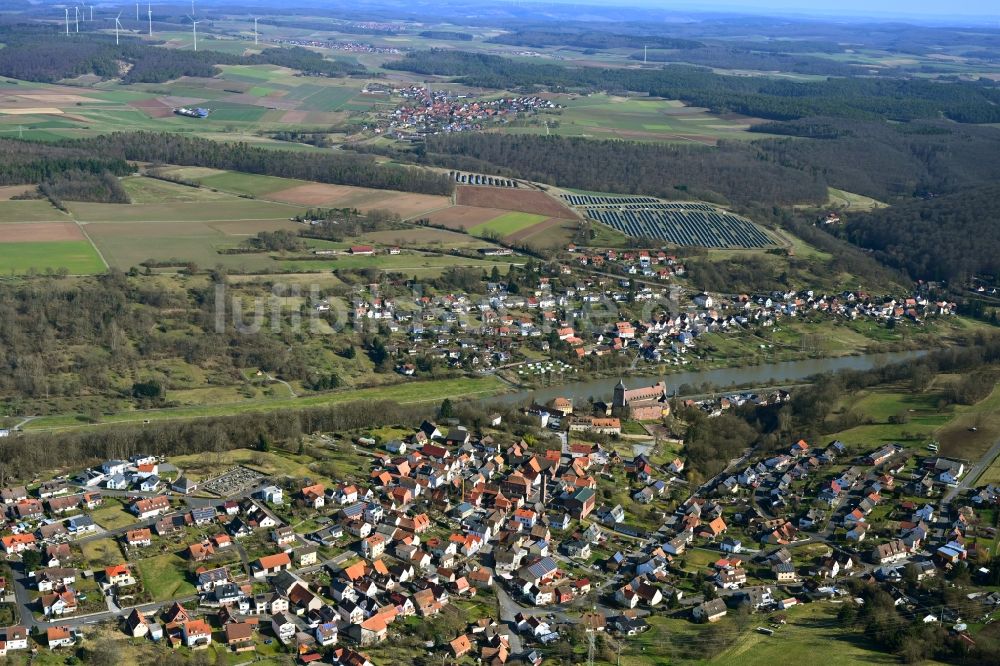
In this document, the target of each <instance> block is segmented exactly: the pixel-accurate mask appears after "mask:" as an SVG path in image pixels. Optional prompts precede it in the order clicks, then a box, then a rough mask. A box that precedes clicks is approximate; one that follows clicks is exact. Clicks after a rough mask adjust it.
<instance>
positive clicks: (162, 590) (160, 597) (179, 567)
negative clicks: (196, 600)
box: [136, 553, 195, 601]
mask: <svg viewBox="0 0 1000 666" xmlns="http://www.w3.org/2000/svg"><path fill="white" fill-rule="evenodd" d="M136 570H137V571H138V573H139V578H140V580H142V585H143V587H145V588H146V591H147V592H149V594H150V595H152V597H153V600H154V601H166V600H167V599H172V598H174V597H183V596H188V595H192V594H194V593H195V587H194V585H192V584H191V583H189V582H188V581H187V580H186V577H187V565H186V563H185V561H184V560H182V559H181V558H180V557H179V556H178V555H175V554H173V553H167V554H166V555H159V556H157V557H150V558H148V559H145V560H140V561H139V562H137V563H136Z"/></svg>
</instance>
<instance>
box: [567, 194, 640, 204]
mask: <svg viewBox="0 0 1000 666" xmlns="http://www.w3.org/2000/svg"><path fill="white" fill-rule="evenodd" d="M563 199H565V200H566V201H568V202H569V204H570V205H571V206H617V205H619V204H623V203H629V204H655V203H659V201H660V200H659V199H655V198H653V197H622V196H600V195H593V194H564V195H563Z"/></svg>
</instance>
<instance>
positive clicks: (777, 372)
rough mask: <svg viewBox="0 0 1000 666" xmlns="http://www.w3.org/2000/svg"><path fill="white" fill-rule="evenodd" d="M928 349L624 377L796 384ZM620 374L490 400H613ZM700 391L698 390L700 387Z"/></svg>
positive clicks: (639, 381)
mask: <svg viewBox="0 0 1000 666" xmlns="http://www.w3.org/2000/svg"><path fill="white" fill-rule="evenodd" d="M926 353H927V352H925V351H900V352H886V353H881V354H862V355H859V356H837V357H833V358H816V359H803V360H799V361H782V362H780V363H765V364H763V365H751V366H746V367H742V368H719V369H714V370H697V371H692V372H673V373H664V374H658V375H645V374H637V375H624V376H622V379H623V380H624V381H625V386H627V387H628V388H638V387H641V386H648V385H650V384H655V383H656V382H658V381H660V380H661V379H662V380H664V381H665V382H666V383H667V391H668V392H671V393H672V392H673V391H674V390H676V389H677V388H678V387H680V386H682V385H684V384H687V385H689V386H693V387H698V386H700V385H702V384H705V383H706V382H707V383H708V384H711V385H712V386H714V387H716V388H718V389H719V390H726V389H727V387H735V386H780V385H781V384H785V383H794V382H798V381H801V380H803V379H806V378H807V377H811V376H813V375H818V374H821V373H824V372H836V371H838V370H870V369H871V368H876V367H879V366H882V365H888V364H890V363H897V362H899V361H906V360H909V359H913V358H919V357H920V356H923V355H924V354H926ZM617 383H618V379H617V378H616V377H605V378H601V379H584V380H580V381H571V382H566V383H563V384H553V385H552V386H543V387H540V388H538V389H533V390H527V391H516V392H514V393H506V394H504V395H501V396H497V397H495V398H489V399H488V402H499V403H507V404H511V403H515V404H516V403H520V402H524V401H526V400H534V401H535V402H537V403H539V404H544V403H546V402H548V401H549V400H551V399H552V398H555V397H558V396H563V397H566V398H571V399H573V400H574V401H576V402H577V403H580V402H581V401H585V400H586V399H587V398H590V397H593V398H595V399H597V400H610V399H611V393H612V390H613V389H614V386H615V384H617ZM696 390H697V389H696Z"/></svg>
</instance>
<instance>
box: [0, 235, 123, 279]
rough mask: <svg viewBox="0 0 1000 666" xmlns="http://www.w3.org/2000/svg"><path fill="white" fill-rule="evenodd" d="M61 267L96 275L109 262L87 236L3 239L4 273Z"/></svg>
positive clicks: (0, 270) (0, 268) (0, 264)
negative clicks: (61, 239)
mask: <svg viewBox="0 0 1000 666" xmlns="http://www.w3.org/2000/svg"><path fill="white" fill-rule="evenodd" d="M60 268H65V269H66V270H68V271H69V273H70V275H93V274H95V273H103V272H104V271H105V269H106V268H107V266H105V265H104V262H103V261H101V257H100V255H98V254H97V250H95V249H94V246H93V245H92V244H91V243H90V241H86V240H79V241H44V242H33V243H0V275H4V274H11V273H13V274H23V273H28V272H30V271H32V270H36V271H45V270H47V269H52V270H58V269H60Z"/></svg>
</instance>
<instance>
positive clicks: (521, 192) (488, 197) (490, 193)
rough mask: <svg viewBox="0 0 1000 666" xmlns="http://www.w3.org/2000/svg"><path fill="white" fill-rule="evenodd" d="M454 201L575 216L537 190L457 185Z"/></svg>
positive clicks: (482, 206)
mask: <svg viewBox="0 0 1000 666" xmlns="http://www.w3.org/2000/svg"><path fill="white" fill-rule="evenodd" d="M455 203H456V204H458V205H460V206H475V207H477V208H499V209H501V210H511V211H519V212H522V213H532V214H535V215H544V216H545V217H561V218H564V219H568V220H572V219H576V218H577V215H576V213H574V212H573V211H572V210H571V209H570V208H568V207H567V206H565V205H563V204H562V203H561V202H559V201H557V200H556V199H554V198H552V197H550V196H549V195H547V194H545V193H544V192H540V191H538V190H526V189H511V188H506V187H479V186H473V185H459V186H458V187H457V188H455Z"/></svg>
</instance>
